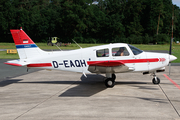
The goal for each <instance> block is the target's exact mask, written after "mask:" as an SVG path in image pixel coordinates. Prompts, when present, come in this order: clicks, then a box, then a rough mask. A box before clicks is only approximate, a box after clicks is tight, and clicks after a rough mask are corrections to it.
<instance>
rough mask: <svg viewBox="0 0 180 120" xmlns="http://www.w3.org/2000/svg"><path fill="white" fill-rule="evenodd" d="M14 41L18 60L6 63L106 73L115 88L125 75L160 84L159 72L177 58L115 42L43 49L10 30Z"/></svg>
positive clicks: (106, 83) (109, 82)
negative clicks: (143, 76) (147, 77)
mask: <svg viewBox="0 0 180 120" xmlns="http://www.w3.org/2000/svg"><path fill="white" fill-rule="evenodd" d="M10 31H11V34H12V37H13V39H14V42H15V45H16V48H17V51H18V54H19V57H20V59H19V60H12V61H7V62H6V63H5V64H8V65H13V66H24V67H27V68H40V69H47V70H64V71H72V72H80V73H83V74H84V76H85V77H86V73H96V74H105V75H106V79H105V85H106V87H114V85H115V79H116V75H115V73H122V72H142V73H143V74H149V73H151V74H152V75H153V80H152V82H153V83H154V84H159V83H160V79H159V78H158V77H156V72H163V71H165V66H167V65H168V64H169V62H171V61H173V60H175V59H177V58H176V57H175V56H173V55H169V54H163V53H152V52H144V51H142V50H140V49H138V48H136V47H134V46H132V45H129V44H125V43H114V44H108V45H101V46H95V47H89V48H81V49H77V50H71V51H52V52H46V51H43V50H41V49H40V48H39V47H38V46H37V45H36V44H35V43H34V42H33V41H32V40H31V38H30V37H29V36H28V35H27V34H26V33H25V32H24V31H23V30H22V28H20V30H19V29H17V30H10Z"/></svg>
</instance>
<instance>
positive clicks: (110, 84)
mask: <svg viewBox="0 0 180 120" xmlns="http://www.w3.org/2000/svg"><path fill="white" fill-rule="evenodd" d="M106 77H107V78H106V79H105V85H106V87H108V88H112V87H114V85H115V79H116V75H115V74H106Z"/></svg>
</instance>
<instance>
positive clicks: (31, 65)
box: [27, 63, 52, 67]
mask: <svg viewBox="0 0 180 120" xmlns="http://www.w3.org/2000/svg"><path fill="white" fill-rule="evenodd" d="M27 67H52V64H51V63H34V64H29V65H27Z"/></svg>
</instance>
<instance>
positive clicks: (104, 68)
mask: <svg viewBox="0 0 180 120" xmlns="http://www.w3.org/2000/svg"><path fill="white" fill-rule="evenodd" d="M87 63H88V65H89V67H88V70H89V71H90V72H92V73H121V72H128V71H133V70H134V68H129V67H128V66H126V65H125V64H124V63H123V62H122V61H120V60H108V61H87Z"/></svg>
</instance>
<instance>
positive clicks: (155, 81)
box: [152, 72, 160, 85]
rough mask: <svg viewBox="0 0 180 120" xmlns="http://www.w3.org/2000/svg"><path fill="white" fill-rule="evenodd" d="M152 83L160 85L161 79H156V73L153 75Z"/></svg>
mask: <svg viewBox="0 0 180 120" xmlns="http://www.w3.org/2000/svg"><path fill="white" fill-rule="evenodd" d="M152 83H153V84H156V85H158V84H159V83H160V79H159V78H158V77H156V74H155V72H154V73H153V79H152Z"/></svg>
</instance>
